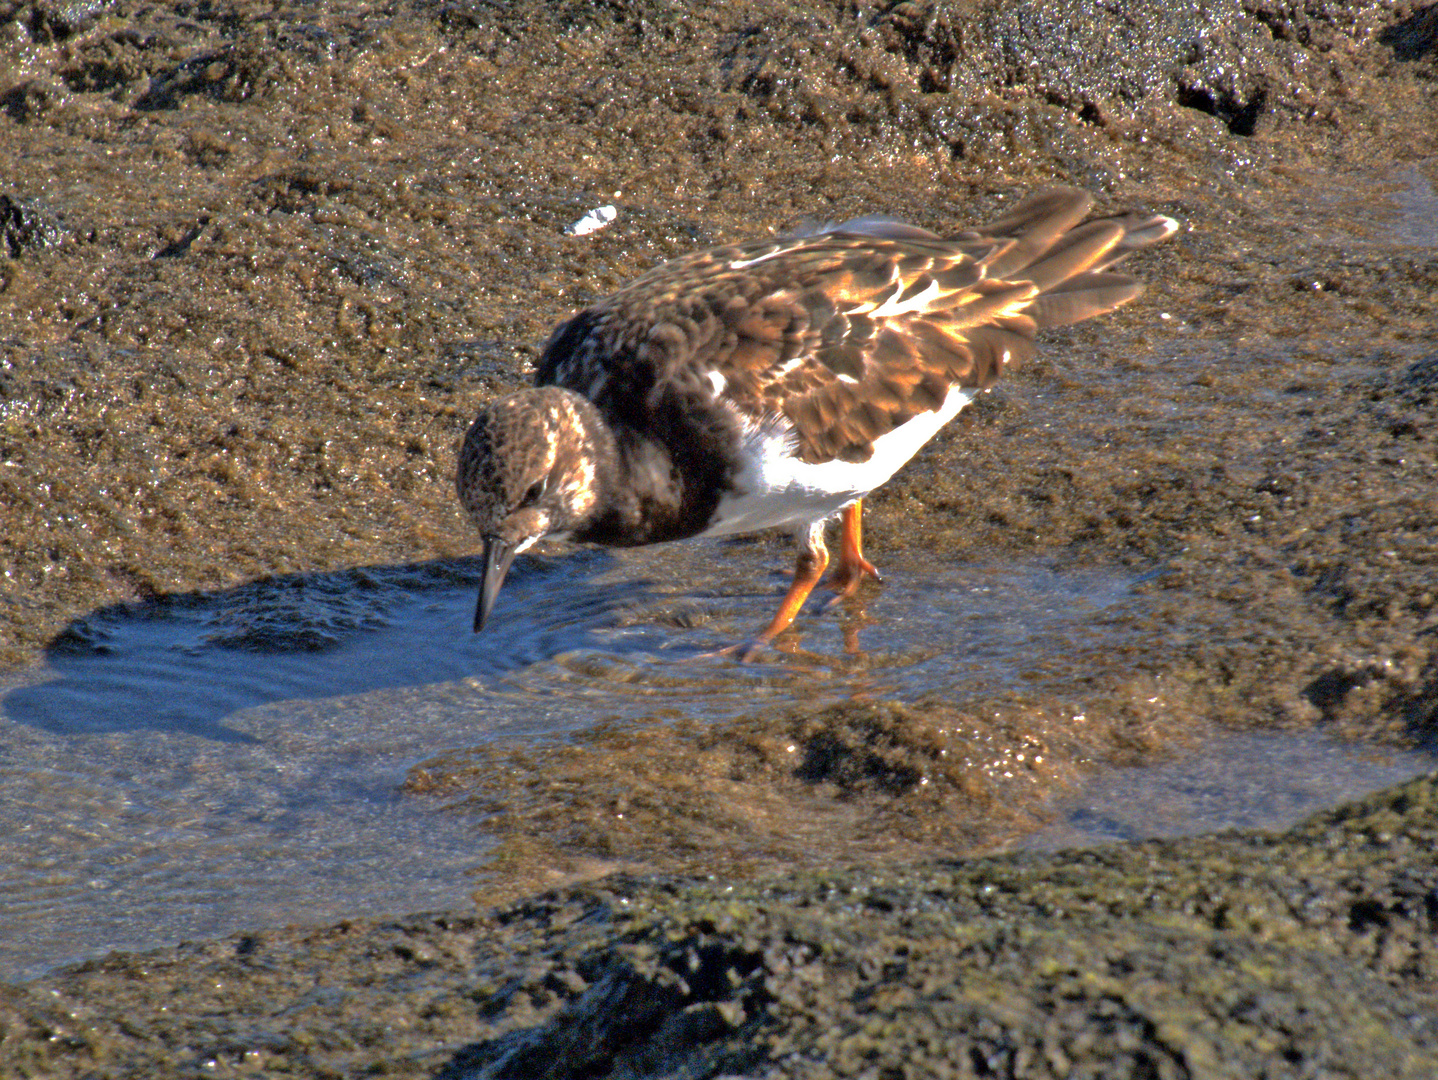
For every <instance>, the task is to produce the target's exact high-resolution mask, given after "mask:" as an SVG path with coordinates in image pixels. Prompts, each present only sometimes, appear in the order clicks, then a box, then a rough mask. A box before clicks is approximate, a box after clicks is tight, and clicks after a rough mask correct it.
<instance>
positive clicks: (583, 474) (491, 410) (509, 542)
mask: <svg viewBox="0 0 1438 1080" xmlns="http://www.w3.org/2000/svg"><path fill="white" fill-rule="evenodd" d="M596 419H597V415H596V414H595V411H594V408H593V406H592V405H590V404H589V403H588V402H587V401H585V400H584V399H583V398H581V397H579V396H578V395H577V394H573V393H571V392H569V391H567V390H561V389H558V388H557V387H537V388H534V389H529V390H521V391H519V392H518V393H516V394H511V395H509V396H508V397H505V398H500V399H499V400H498V401H494V402H491V403H490V404H488V405H486V406H485V407H484V408H483V409H481V410H480V412H479V415H478V416H477V417H476V418H475V421H474V423H473V424H471V425H470V428H469V433H468V434H467V435H465V438H464V447H463V449H461V451H460V454H459V472H458V475H457V477H456V484H457V486H458V489H459V501H460V502H461V503H462V504H463V505H464V509H465V511H466V512H467V513H468V514H469V517H470V520H471V521H473V522H474V524H475V526H476V527H477V528H478V529H479V535H480V536H481V537H482V538H483V539H484V578H483V580H482V581H481V583H480V586H479V603H478V605H477V606H476V607H475V611H474V629H475V630H476V631H479V630H482V629H483V628H484V624H485V623H486V622H487V621H488V619H489V614H490V612H491V611H492V610H493V609H494V601H495V598H496V597H497V596H498V595H499V588H500V586H501V585H502V584H503V583H504V575H505V574H506V573H507V572H508V570H509V566H510V563H512V562H513V561H514V557H515V556H516V555H518V554H519V553H520V552H522V551H524V550H525V549H526V548H528V547H530V546H531V545H532V544H534V542H535V541H537V540H539V539H541V538H542V537H545V536H560V535H564V534H566V533H569V532H572V531H573V530H574V529H575V528H577V527H578V526H579V525H581V524H582V523H583V522H584V521H585V520H586V519H587V518H588V517H589V516H590V515H591V513H592V512H593V511H594V508H595V505H596V503H597V501H598V490H597V484H596V479H595V476H596V469H597V467H598V463H597V461H596V453H595V445H594V439H593V437H592V428H593V427H594V425H595V422H596Z"/></svg>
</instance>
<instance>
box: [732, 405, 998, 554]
mask: <svg viewBox="0 0 1438 1080" xmlns="http://www.w3.org/2000/svg"><path fill="white" fill-rule="evenodd" d="M974 394H975V391H974V390H972V389H964V388H963V387H958V386H956V387H954V388H953V389H951V390H950V391H949V396H948V397H947V398H945V399H944V404H943V405H942V406H941V407H940V408H938V409H936V410H934V411H933V412H923V413H920V414H919V415H918V416H915V417H914V418H913V419H912V420H910V421H908V423H905V424H902V425H900V426H899V427H896V428H895V429H894V430H893V431H891V432H889V433H888V434H886V435H880V436H879V437H878V438H877V439H875V440H874V453H873V456H872V457H870V458H869V460H868V461H860V462H849V461H826V462H824V463H822V464H819V465H813V464H810V463H808V462H805V461H800V460H799V459H798V458H797V457H795V456H794V440H793V436H792V434H791V433H790V431H789V429H788V428H787V427H781V426H779V425H767V426H766V427H765V428H763V429H756V430H755V431H754V432H753V435H752V437H751V438H750V439H747V440H746V442H745V445H744V455H745V464H744V468H743V469H742V470H741V471H740V473H739V475H738V476H737V477H736V483H735V486H734V489H733V490H732V491H730V492H729V493H728V494H726V495H725V496H724V497H723V498H721V499H720V500H719V506H718V508H717V509H716V510H715V513H714V518H713V520H712V521H711V522H710V523H709V527H708V528H707V529H705V530H704V535H705V536H730V535H733V534H735V533H746V532H755V531H757V530H759V529H772V528H796V527H800V526H805V525H809V524H811V523H813V522H816V521H822V520H824V519H825V518H828V517H832V516H833V515H834V514H837V513H838V512H839V511H840V510H842V509H843V508H844V507H845V506H848V505H849V504H850V503H851V502H853V501H854V500H855V499H860V498H863V497H864V496H865V495H867V494H868V493H869V492H871V491H873V490H874V489H875V488H876V487H878V486H879V485H880V484H882V483H884V481H886V480H888V479H889V477H891V476H893V475H894V473H896V472H898V470H899V467H900V466H901V465H903V464H904V463H905V462H906V461H908V460H909V459H910V458H911V457H913V456H914V455H915V454H916V453H918V451H919V447H921V446H923V445H924V443H926V442H928V441H929V440H930V439H932V438H933V437H934V435H935V434H937V432H938V430H939V429H940V428H941V427H943V426H944V425H945V424H947V423H948V422H949V421H950V420H952V419H953V418H954V417H955V416H957V415H958V412H959V410H960V409H962V408H963V407H964V406H965V405H967V404H968V403H969V402H970V401H972V400H973V398H974Z"/></svg>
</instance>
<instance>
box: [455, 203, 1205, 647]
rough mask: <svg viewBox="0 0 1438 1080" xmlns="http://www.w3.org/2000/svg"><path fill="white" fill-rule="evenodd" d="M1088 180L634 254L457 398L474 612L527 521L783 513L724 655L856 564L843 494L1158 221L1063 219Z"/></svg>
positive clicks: (1025, 352)
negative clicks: (624, 278) (1007, 200)
mask: <svg viewBox="0 0 1438 1080" xmlns="http://www.w3.org/2000/svg"><path fill="white" fill-rule="evenodd" d="M1090 205H1091V200H1090V198H1089V196H1088V195H1087V194H1086V193H1084V192H1082V191H1077V190H1073V189H1067V188H1055V189H1052V190H1048V191H1043V192H1039V193H1037V194H1034V195H1032V196H1030V197H1029V198H1027V199H1024V200H1023V201H1022V202H1020V203H1019V204H1018V205H1016V206H1015V207H1014V208H1013V209H1012V210H1011V211H1009V212H1008V213H1007V214H1004V215H1003V216H1002V217H1000V218H999V219H998V220H996V221H993V222H990V223H989V224H988V225H985V226H983V227H982V228H977V229H973V230H971V231H968V232H961V233H958V234H956V235H954V236H948V237H941V236H936V235H935V234H933V233H930V232H926V231H925V230H923V229H919V228H915V227H914V226H912V225H905V224H901V223H899V222H895V221H890V220H886V219H879V218H860V219H857V220H855V221H849V222H845V223H844V224H842V225H829V226H824V227H822V228H819V229H817V230H814V231H810V232H806V233H803V234H800V235H794V236H788V237H782V238H779V239H767V240H755V241H751V242H749V243H744V244H735V245H732V246H728V247H718V248H713V249H711V250H708V251H700V252H697V253H695V254H691V255H686V256H683V257H681V258H678V259H674V260H673V261H671V262H667V263H664V264H662V265H660V266H656V267H655V268H654V269H652V270H650V271H649V272H648V273H646V274H644V275H642V276H641V277H639V278H637V279H636V280H634V281H633V282H631V283H630V284H628V285H626V286H625V287H624V288H622V289H620V290H619V291H618V292H616V293H614V294H613V295H612V296H609V297H607V298H606V299H604V300H601V301H599V302H598V303H596V304H595V305H593V306H592V307H589V308H586V309H585V310H584V311H581V312H580V313H579V314H577V315H575V316H574V317H573V318H572V319H570V320H569V321H568V322H565V323H564V324H562V325H561V326H560V327H559V328H558V329H557V330H555V332H554V334H553V336H551V337H550V339H549V343H548V344H547V345H546V346H545V348H544V353H543V356H542V357H541V358H540V361H539V369H538V372H537V374H536V376H535V385H534V386H533V387H532V388H529V389H526V390H521V391H519V392H518V393H515V394H511V395H509V396H508V397H504V398H501V399H499V400H497V401H494V402H492V403H491V404H488V405H486V406H485V407H484V408H483V409H481V410H480V412H479V415H478V417H477V418H476V419H475V421H474V424H473V425H472V426H471V427H470V429H469V433H468V434H467V435H466V436H465V440H464V447H463V450H462V451H461V452H460V456H459V474H458V478H457V482H458V487H459V498H460V501H461V502H462V503H463V504H464V508H465V510H466V511H467V512H468V513H469V516H470V518H471V519H472V520H473V521H474V524H475V525H476V526H477V527H478V528H479V534H480V536H481V537H482V538H483V540H484V577H483V580H482V582H481V584H480V588H479V603H478V605H477V607H476V609H475V613H474V628H475V630H476V631H478V630H480V629H482V628H483V627H484V625H485V623H486V622H487V621H488V619H489V617H490V613H491V612H492V610H493V608H494V602H495V598H496V597H497V596H498V595H499V589H500V585H501V584H502V583H503V581H504V576H505V573H506V572H507V571H508V569H509V566H510V563H511V562H512V561H513V559H514V557H515V556H516V555H517V554H519V553H520V552H522V551H524V550H525V549H526V548H528V547H529V546H530V545H532V544H533V543H534V542H535V541H536V540H539V539H540V538H541V537H544V536H569V537H571V538H573V539H575V540H580V541H588V542H591V543H597V544H604V545H613V546H633V545H639V544H653V543H659V542H661V541H665V540H681V539H684V538H686V537H692V536H726V535H730V534H734V533H746V532H752V531H755V530H758V529H767V528H775V527H778V528H785V529H789V530H791V531H792V532H793V534H794V536H795V539H796V541H797V543H798V547H799V558H798V564H797V566H796V567H795V571H794V582H793V584H792V585H790V586H789V590H788V592H787V593H786V594H785V596H784V599H783V601H782V602H781V603H780V605H779V611H778V613H777V614H776V615H775V616H774V618H773V620H772V621H771V622H770V623H769V625H768V626H767V627H766V628H765V629H764V630H763V631H762V632H760V633H759V635H758V636H757V637H756V638H754V639H753V640H752V641H750V642H748V643H747V644H745V645H743V646H736V647H735V649H734V650H733V651H738V652H739V653H740V654H741V655H745V656H747V655H748V654H750V653H752V652H753V651H754V650H755V649H756V648H757V647H759V646H762V645H764V644H765V643H767V642H769V641H770V640H772V639H773V638H774V637H775V636H776V635H777V634H779V633H780V632H781V631H783V630H784V629H785V628H786V627H788V626H789V624H790V623H791V622H793V620H794V616H795V615H796V614H797V613H798V611H799V609H800V608H801V607H802V606H803V604H804V601H805V600H806V599H807V598H808V596H809V593H810V592H811V591H812V590H813V588H814V586H815V585H816V584H817V583H818V582H819V579H820V578H821V577H822V576H823V573H824V570H825V569H826V567H827V566H828V564H829V552H828V549H827V548H826V547H825V545H824V526H825V523H826V522H827V521H828V520H829V519H830V518H832V517H834V516H835V515H842V521H843V529H842V540H841V544H840V548H839V561H838V565H837V567H836V568H835V572H834V575H833V578H832V579H831V584H832V586H833V587H834V588H835V589H836V590H837V591H838V592H839V594H840V595H848V594H850V593H852V592H853V591H854V590H855V589H856V588H857V587H858V585H859V582H860V581H861V580H862V579H863V577H864V576H865V575H868V576H870V577H874V578H878V577H879V574H878V571H877V570H876V569H875V568H874V565H873V564H872V563H870V562H869V561H868V560H867V559H866V558H864V554H863V548H862V544H861V537H860V509H861V506H862V500H863V498H864V496H865V495H867V494H868V493H869V492H870V491H872V490H874V488H876V487H878V486H879V485H880V484H882V483H884V481H886V480H888V479H889V477H891V476H892V475H893V474H894V472H895V471H896V470H897V469H898V468H899V466H901V465H903V464H904V463H905V462H906V461H908V460H909V459H910V458H911V457H913V456H914V454H915V453H916V452H917V451H918V449H919V447H921V446H923V445H924V443H926V442H928V440H929V439H930V438H932V437H933V435H934V434H935V433H936V432H937V431H938V430H939V429H940V428H941V427H943V426H944V425H945V424H946V423H948V421H949V420H951V419H952V418H953V417H954V415H955V414H956V413H957V412H958V411H959V410H960V409H961V408H963V407H964V405H966V404H967V403H968V402H969V401H970V400H971V399H972V398H973V397H974V395H975V394H977V393H979V392H980V391H982V390H986V389H988V388H989V387H990V386H992V385H993V383H994V381H995V380H996V379H997V378H998V377H999V375H1000V374H1001V373H1002V372H1003V370H1004V369H1005V368H1006V367H1008V366H1010V365H1012V364H1016V363H1018V362H1020V361H1022V360H1024V359H1026V358H1027V357H1028V356H1030V355H1031V354H1032V353H1033V351H1034V336H1035V334H1036V333H1037V331H1039V330H1040V329H1043V328H1045V327H1050V326H1062V325H1065V324H1067V323H1073V322H1078V321H1079V320H1081V319H1087V318H1090V317H1092V316H1094V315H1100V314H1103V313H1104V312H1106V311H1111V310H1113V309H1114V308H1116V307H1118V306H1119V305H1120V304H1123V303H1126V302H1127V301H1129V300H1132V299H1133V298H1134V297H1135V296H1137V295H1138V293H1139V291H1140V286H1139V284H1138V283H1137V282H1136V281H1134V280H1133V279H1132V278H1130V277H1127V276H1125V275H1122V274H1116V273H1113V272H1112V271H1111V270H1110V269H1109V268H1110V267H1112V266H1113V264H1114V263H1116V262H1118V260H1119V259H1121V258H1123V257H1124V256H1125V255H1127V254H1129V253H1130V252H1132V251H1134V250H1136V249H1137V248H1141V247H1146V246H1148V245H1149V244H1153V243H1156V242H1157V241H1160V240H1163V239H1165V238H1166V237H1168V236H1171V235H1172V234H1173V233H1174V232H1175V231H1176V230H1177V228H1178V224H1177V223H1176V222H1175V221H1174V220H1173V219H1172V218H1167V217H1144V216H1139V215H1125V216H1119V217H1106V218H1097V219H1094V220H1092V221H1087V222H1084V221H1083V218H1084V216H1085V215H1086V214H1087V213H1088V211H1089V208H1090Z"/></svg>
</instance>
